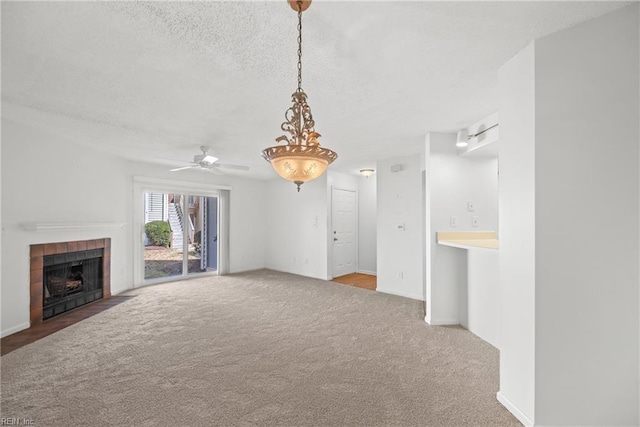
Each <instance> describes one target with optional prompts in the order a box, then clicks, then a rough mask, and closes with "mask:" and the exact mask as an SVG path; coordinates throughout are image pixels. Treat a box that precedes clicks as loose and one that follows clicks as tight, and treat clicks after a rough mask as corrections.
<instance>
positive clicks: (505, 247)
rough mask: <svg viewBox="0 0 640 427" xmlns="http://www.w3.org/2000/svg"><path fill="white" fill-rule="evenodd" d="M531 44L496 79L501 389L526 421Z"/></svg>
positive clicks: (531, 292)
mask: <svg viewBox="0 0 640 427" xmlns="http://www.w3.org/2000/svg"><path fill="white" fill-rule="evenodd" d="M534 64H535V59H534V46H533V45H530V46H528V47H526V48H525V49H524V50H522V51H521V52H520V53H518V54H517V55H516V56H514V57H513V58H511V60H509V61H508V62H507V63H506V64H505V65H504V66H503V67H502V68H501V69H500V74H499V79H500V80H499V81H500V98H499V99H500V148H499V152H500V155H499V156H500V157H499V159H500V198H499V199H500V202H499V206H500V208H499V213H500V251H499V254H500V255H499V266H500V267H499V269H500V293H501V300H500V306H501V322H500V324H501V329H500V391H499V393H498V399H499V400H500V402H502V403H503V404H504V405H505V406H506V407H507V408H508V409H509V410H510V411H511V412H513V413H514V415H516V416H517V417H518V419H519V420H520V421H521V422H523V423H524V424H525V425H532V423H533V420H534V395H535V381H534V372H535V367H534V361H535V358H534V355H535V213H534V210H535V182H534V178H535V169H534V168H535V161H534V159H535V149H534V147H535V111H534V109H535V76H534Z"/></svg>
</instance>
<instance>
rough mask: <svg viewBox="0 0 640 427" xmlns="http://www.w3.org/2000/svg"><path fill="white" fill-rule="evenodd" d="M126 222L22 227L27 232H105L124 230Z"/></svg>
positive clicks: (30, 223) (40, 224)
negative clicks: (117, 229)
mask: <svg viewBox="0 0 640 427" xmlns="http://www.w3.org/2000/svg"><path fill="white" fill-rule="evenodd" d="M125 225H126V223H124V222H24V223H22V224H20V227H21V228H22V229H24V230H27V231H71V230H105V229H107V230H108V229H116V228H122V227H124V226H125Z"/></svg>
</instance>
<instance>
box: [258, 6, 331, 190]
mask: <svg viewBox="0 0 640 427" xmlns="http://www.w3.org/2000/svg"><path fill="white" fill-rule="evenodd" d="M287 1H288V2H289V5H290V6H291V7H292V8H293V10H295V11H297V12H298V88H297V89H296V91H295V92H294V93H293V95H291V101H292V102H293V105H292V106H291V108H289V109H288V110H287V112H286V113H285V119H286V120H285V121H284V122H283V123H282V125H281V126H280V128H281V129H282V130H283V131H284V132H286V134H285V135H282V136H280V137H278V138H276V142H277V143H280V142H286V143H287V144H286V145H275V146H273V147H269V148H266V149H264V150H263V151H262V157H264V159H265V160H267V161H268V162H271V165H272V166H273V169H274V170H275V171H276V173H277V174H278V175H280V176H281V177H282V178H284V179H286V180H288V181H291V182H293V183H294V184H296V185H297V186H298V191H300V186H301V185H302V184H304V183H305V182H307V181H311V180H314V179H316V178H318V177H320V176H321V175H322V174H323V173H324V171H325V170H326V169H327V166H329V164H331V163H333V161H334V160H335V159H337V158H338V155H337V154H336V153H335V152H334V151H331V150H329V149H328V148H323V147H320V143H319V142H318V137H319V136H320V134H319V133H317V132H316V131H315V129H314V127H315V122H314V121H313V116H312V115H311V108H310V107H309V105H308V104H307V94H306V93H304V90H302V12H303V11H304V10H306V9H307V8H308V7H309V5H310V4H311V0H305V1H301V0H297V1H296V0H287ZM287 134H288V135H287Z"/></svg>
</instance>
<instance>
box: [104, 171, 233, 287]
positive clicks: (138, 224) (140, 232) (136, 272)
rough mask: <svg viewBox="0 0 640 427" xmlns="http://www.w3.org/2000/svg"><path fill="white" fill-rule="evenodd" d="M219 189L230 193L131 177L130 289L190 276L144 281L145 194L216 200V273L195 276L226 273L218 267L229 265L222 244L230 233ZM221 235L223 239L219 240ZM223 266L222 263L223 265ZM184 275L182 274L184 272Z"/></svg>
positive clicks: (223, 187)
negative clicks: (131, 243) (214, 198)
mask: <svg viewBox="0 0 640 427" xmlns="http://www.w3.org/2000/svg"><path fill="white" fill-rule="evenodd" d="M222 190H231V187H229V186H226V185H216V184H206V185H205V184H200V183H197V182H187V181H174V180H169V179H160V178H148V177H140V176H134V177H133V209H132V210H133V220H132V222H131V224H132V229H133V230H132V231H133V233H132V234H133V236H132V237H133V245H132V247H133V254H132V256H133V287H134V288H138V287H142V286H147V285H154V284H157V283H165V282H174V281H179V280H185V279H187V278H188V277H189V276H188V275H187V274H181V275H179V276H170V277H161V278H157V279H146V280H145V278H144V252H143V241H144V234H145V233H144V223H143V220H144V194H145V193H178V194H184V195H194V196H195V195H197V196H204V197H217V198H218V270H217V271H211V272H205V273H198V274H197V277H202V276H216V275H220V274H224V273H226V270H224V269H223V271H220V266H221V264H222V263H224V262H228V261H227V260H228V255H225V256H224V257H223V254H222V252H223V250H227V251H228V245H226V248H225V249H223V244H224V242H228V241H229V238H228V233H229V221H228V218H226V217H227V216H228V206H224V205H223V197H222V195H221V191H222ZM221 236H223V239H221V238H220V237H221ZM223 265H224V264H223ZM183 273H185V272H184V271H183ZM112 274H113V273H112Z"/></svg>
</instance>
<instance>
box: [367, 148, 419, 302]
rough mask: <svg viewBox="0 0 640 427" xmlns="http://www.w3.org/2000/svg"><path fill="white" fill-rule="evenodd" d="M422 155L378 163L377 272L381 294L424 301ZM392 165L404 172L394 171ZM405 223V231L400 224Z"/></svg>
mask: <svg viewBox="0 0 640 427" xmlns="http://www.w3.org/2000/svg"><path fill="white" fill-rule="evenodd" d="M420 163H421V155H420V154H418V153H416V155H415V156H409V157H402V158H396V159H388V160H384V161H379V162H378V164H377V168H376V169H377V172H376V174H377V186H378V199H377V211H378V218H377V224H378V226H377V228H378V233H377V245H376V247H377V252H378V253H377V271H378V288H377V290H378V291H379V292H385V293H390V294H395V295H401V296H405V297H408V298H414V299H419V300H423V299H424V287H423V273H422V268H423V247H422V243H423V233H424V227H423V214H422V212H423V196H422V194H423V184H422V170H421V164H420ZM392 165H402V166H403V168H404V170H402V171H400V172H395V173H394V172H391V166H392ZM400 224H404V226H405V230H404V231H403V230H399V229H398V225H400Z"/></svg>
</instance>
